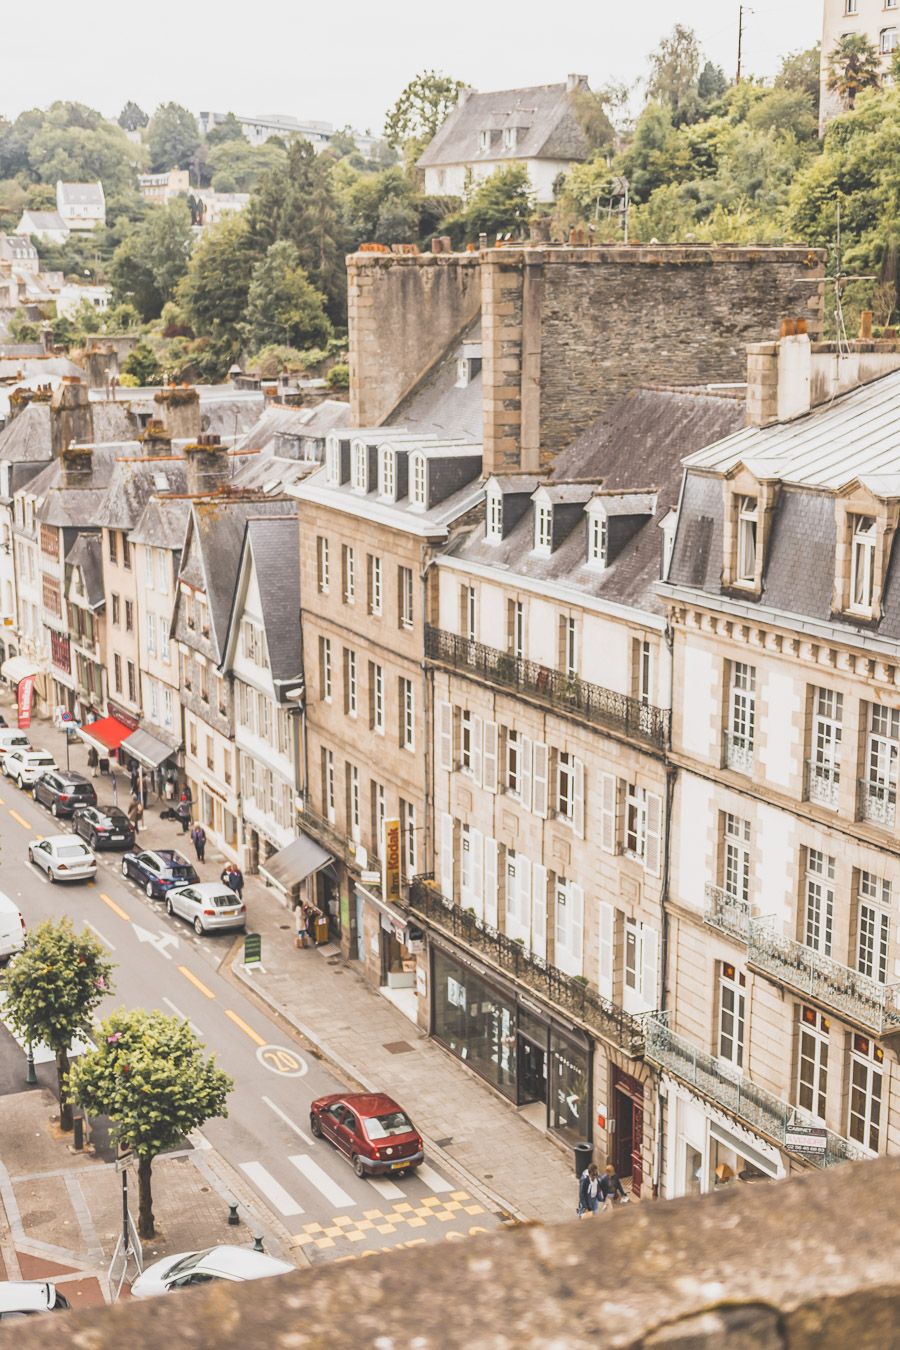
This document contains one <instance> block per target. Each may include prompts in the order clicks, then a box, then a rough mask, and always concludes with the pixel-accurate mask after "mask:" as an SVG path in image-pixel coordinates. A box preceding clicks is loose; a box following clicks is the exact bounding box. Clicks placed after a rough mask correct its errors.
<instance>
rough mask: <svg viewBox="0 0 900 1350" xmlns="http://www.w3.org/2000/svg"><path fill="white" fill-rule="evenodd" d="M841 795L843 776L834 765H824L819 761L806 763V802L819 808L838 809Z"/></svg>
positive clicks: (811, 760) (813, 760) (810, 760)
mask: <svg viewBox="0 0 900 1350" xmlns="http://www.w3.org/2000/svg"><path fill="white" fill-rule="evenodd" d="M840 795H841V774H840V770H839V769H838V768H837V767H836V766H835V765H834V764H822V763H820V762H819V761H818V760H815V759H808V760H807V761H806V800H807V801H810V802H816V803H817V804H818V805H819V806H827V807H830V808H831V810H832V811H834V810H836V809H837V805H838V800H839V798H840Z"/></svg>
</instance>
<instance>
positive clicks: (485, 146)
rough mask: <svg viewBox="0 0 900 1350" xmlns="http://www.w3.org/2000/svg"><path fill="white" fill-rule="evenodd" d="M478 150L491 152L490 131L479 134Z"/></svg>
mask: <svg viewBox="0 0 900 1350" xmlns="http://www.w3.org/2000/svg"><path fill="white" fill-rule="evenodd" d="M478 148H479V149H480V150H490V148H491V133H490V132H489V131H480V132H479V133H478Z"/></svg>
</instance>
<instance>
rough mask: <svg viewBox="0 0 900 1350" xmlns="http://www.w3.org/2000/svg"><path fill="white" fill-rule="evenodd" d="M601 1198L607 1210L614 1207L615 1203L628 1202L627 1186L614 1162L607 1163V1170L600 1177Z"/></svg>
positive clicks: (625, 1203) (623, 1203) (624, 1203)
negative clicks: (623, 1182)
mask: <svg viewBox="0 0 900 1350" xmlns="http://www.w3.org/2000/svg"><path fill="white" fill-rule="evenodd" d="M600 1198H601V1201H602V1204H603V1208H604V1209H605V1210H606V1209H612V1207H613V1205H627V1204H628V1196H627V1195H626V1194H625V1187H624V1186H623V1185H622V1182H621V1179H620V1177H619V1174H618V1172H617V1171H616V1169H615V1168H614V1167H613V1165H612V1163H607V1164H606V1170H605V1171H604V1173H603V1176H602V1177H601V1178H600Z"/></svg>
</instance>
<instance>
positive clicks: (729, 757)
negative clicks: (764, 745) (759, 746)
mask: <svg viewBox="0 0 900 1350" xmlns="http://www.w3.org/2000/svg"><path fill="white" fill-rule="evenodd" d="M723 751H724V759H725V768H726V769H733V770H734V772H735V773H752V772H753V745H752V743H751V742H749V741H748V740H747V738H746V737H745V736H729V735H726V736H725V744H724V746H723Z"/></svg>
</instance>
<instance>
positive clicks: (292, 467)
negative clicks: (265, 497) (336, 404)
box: [231, 441, 319, 494]
mask: <svg viewBox="0 0 900 1350" xmlns="http://www.w3.org/2000/svg"><path fill="white" fill-rule="evenodd" d="M276 443H277V441H276ZM233 462H234V465H235V473H234V477H233V478H232V480H231V482H232V486H233V487H238V488H254V489H257V490H259V491H261V492H271V493H273V494H274V493H276V492H283V491H284V490H285V488H287V487H289V486H290V485H291V484H292V483H299V482H300V481H301V479H303V478H307V477H308V476H309V475H310V474H311V473H314V472H315V470H316V469H318V468H319V462H318V461H317V460H303V459H285V458H283V456H281V455H275V454H272V453H271V452H270V453H268V454H258V455H247V456H246V458H241V457H240V456H238V457H237V458H236V459H235V460H234V461H233Z"/></svg>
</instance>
